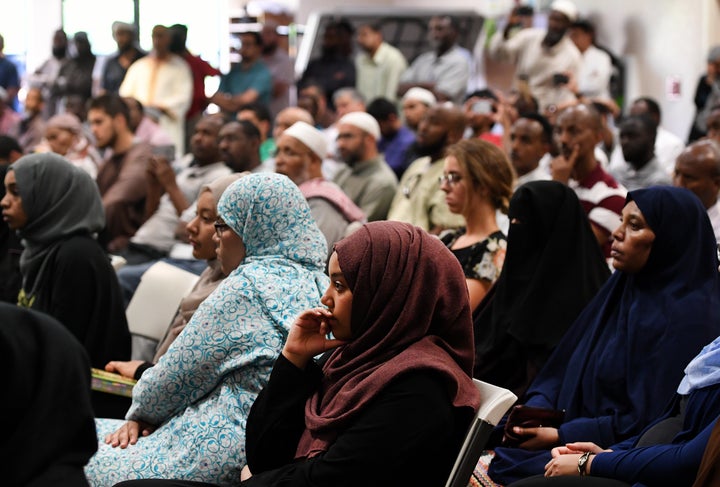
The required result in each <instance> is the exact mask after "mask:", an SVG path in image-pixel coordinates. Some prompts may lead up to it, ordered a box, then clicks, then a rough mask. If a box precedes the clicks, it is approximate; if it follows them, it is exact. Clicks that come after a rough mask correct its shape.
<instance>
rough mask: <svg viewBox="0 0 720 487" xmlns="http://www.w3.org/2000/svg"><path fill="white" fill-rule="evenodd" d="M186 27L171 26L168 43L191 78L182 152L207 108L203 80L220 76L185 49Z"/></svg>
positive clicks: (207, 64)
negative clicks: (191, 83)
mask: <svg viewBox="0 0 720 487" xmlns="http://www.w3.org/2000/svg"><path fill="white" fill-rule="evenodd" d="M187 31H188V29H187V26H186V25H183V24H173V25H171V26H170V33H171V37H172V41H171V42H170V51H172V52H173V53H174V54H177V55H178V56H180V57H181V58H183V59H184V60H185V62H186V63H187V64H188V66H189V67H190V73H192V78H193V88H192V102H191V103H190V108H188V111H187V113H186V114H185V141H184V144H183V152H186V150H187V149H188V148H189V146H190V137H191V136H192V134H193V133H194V132H195V124H196V123H197V122H198V120H200V118H201V117H202V114H203V112H204V111H205V108H207V106H208V98H207V96H205V78H207V77H208V76H220V74H221V73H220V71H219V70H218V69H216V68H215V67H213V66H211V65H210V63H208V62H207V61H205V60H204V59H203V58H201V57H200V56H197V55H195V54H193V53H191V52H190V50H189V49H188V48H187Z"/></svg>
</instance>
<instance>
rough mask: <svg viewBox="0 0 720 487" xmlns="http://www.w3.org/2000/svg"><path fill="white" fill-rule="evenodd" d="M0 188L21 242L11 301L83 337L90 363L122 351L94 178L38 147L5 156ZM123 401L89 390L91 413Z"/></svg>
mask: <svg viewBox="0 0 720 487" xmlns="http://www.w3.org/2000/svg"><path fill="white" fill-rule="evenodd" d="M5 188H6V191H7V192H6V194H5V196H4V197H3V199H2V201H0V206H2V213H3V218H4V219H5V221H6V222H7V223H8V226H9V227H10V229H11V230H17V233H18V236H19V237H20V238H21V239H22V243H23V246H24V249H23V252H22V254H21V255H20V272H21V273H22V287H21V290H20V293H19V295H18V301H17V302H18V305H20V306H23V307H26V308H33V309H36V310H38V311H42V312H44V313H47V314H49V315H51V316H53V317H54V318H56V319H57V320H58V321H60V323H62V324H63V325H65V326H66V327H67V328H68V329H69V330H70V331H71V332H72V334H73V335H75V337H76V338H77V339H78V341H80V343H82V344H83V346H84V347H85V350H86V351H87V353H88V356H89V357H90V364H91V365H92V366H93V367H96V368H102V367H104V366H105V364H106V363H107V362H108V361H109V360H112V359H121V360H122V359H125V360H127V359H129V358H130V332H129V330H128V325H127V321H126V320H125V311H124V309H123V303H122V295H121V293H120V286H119V284H118V281H117V277H116V276H115V270H114V269H113V268H112V266H111V265H110V259H109V258H108V256H107V254H106V253H105V252H104V251H103V249H102V247H101V245H100V244H99V243H98V241H97V239H96V234H97V233H98V232H99V231H100V230H101V229H102V228H103V225H104V223H105V216H104V213H103V208H102V201H101V200H100V194H99V193H98V190H97V186H96V185H95V182H94V181H93V180H92V178H91V177H90V176H89V175H88V174H87V173H86V172H85V171H83V170H82V169H80V168H78V167H75V166H73V165H72V164H71V163H69V162H68V161H66V160H65V159H63V158H62V157H61V156H59V155H57V154H53V153H46V154H31V155H27V156H24V157H22V158H20V159H19V160H18V161H17V162H15V163H13V164H12V165H11V166H10V167H9V168H8V172H7V174H6V176H5ZM123 402H124V398H122V397H121V396H111V395H108V394H102V393H93V403H94V404H93V408H94V410H95V412H96V414H104V415H107V416H112V417H116V416H117V415H118V414H119V412H118V408H121V406H120V405H121V404H122V403H123ZM125 407H126V406H125Z"/></svg>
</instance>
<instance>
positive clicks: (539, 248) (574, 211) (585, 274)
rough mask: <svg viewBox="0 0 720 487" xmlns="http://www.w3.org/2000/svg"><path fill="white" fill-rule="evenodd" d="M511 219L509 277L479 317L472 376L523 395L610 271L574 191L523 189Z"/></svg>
mask: <svg viewBox="0 0 720 487" xmlns="http://www.w3.org/2000/svg"><path fill="white" fill-rule="evenodd" d="M508 217H509V218H510V229H509V231H508V237H507V254H506V256H505V261H504V263H503V267H502V272H501V273H500V277H499V278H498V280H497V282H496V283H495V285H494V286H493V287H492V288H490V291H489V293H488V294H487V295H486V296H485V298H484V299H483V301H482V302H481V303H480V306H478V309H477V311H476V312H475V319H474V326H475V369H474V372H473V376H474V377H475V378H477V379H480V380H482V381H485V382H489V383H491V384H495V385H497V386H500V387H504V388H506V389H510V390H512V391H513V392H514V393H515V395H517V396H518V397H522V396H523V394H524V392H525V390H526V389H527V387H528V385H529V384H530V383H531V382H532V381H533V379H534V378H535V375H537V373H538V371H539V370H540V369H541V368H542V366H543V364H544V363H545V361H546V360H547V359H548V357H549V356H550V354H551V353H552V351H553V350H554V348H555V346H556V345H557V344H558V342H559V341H560V339H561V338H562V337H563V335H564V334H565V331H566V330H567V329H568V328H569V326H570V325H571V324H572V322H573V321H575V319H576V318H577V317H578V315H579V314H580V312H581V311H582V309H583V308H584V307H585V305H587V304H588V302H590V300H591V299H592V298H594V297H595V294H597V292H598V291H599V290H600V288H601V287H602V285H603V284H604V283H605V281H606V280H607V278H608V277H609V276H610V270H609V269H608V266H607V264H606V262H605V259H604V258H603V255H602V253H601V252H600V248H599V247H598V245H597V241H596V240H595V236H594V235H593V233H592V230H591V229H590V223H589V221H588V219H587V215H585V212H584V211H583V209H582V206H581V205H580V202H579V201H578V198H577V196H575V193H574V192H573V190H571V189H570V188H568V187H566V186H564V185H562V184H560V183H558V182H556V181H532V182H529V183H526V184H524V185H522V186H519V187H518V188H517V189H516V190H515V192H514V193H513V196H512V199H511V200H510V207H509V212H508Z"/></svg>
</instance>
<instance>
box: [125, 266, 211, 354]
mask: <svg viewBox="0 0 720 487" xmlns="http://www.w3.org/2000/svg"><path fill="white" fill-rule="evenodd" d="M198 279H199V276H197V275H195V274H193V273H192V272H189V271H186V270H184V269H181V268H179V267H175V266H173V265H170V264H167V263H165V262H162V261H160V262H157V263H155V264H153V265H152V266H150V268H148V270H147V271H145V273H144V274H143V275H142V278H141V279H140V284H139V285H138V287H137V289H136V290H135V294H133V297H132V298H131V299H130V302H129V303H128V306H127V309H126V310H125V316H126V317H127V322H128V328H129V329H130V334H131V336H132V349H131V357H132V359H133V360H145V361H148V362H149V361H152V359H153V357H154V356H155V347H156V346H157V344H158V342H159V341H160V340H161V339H162V338H163V337H164V336H165V332H166V331H167V328H168V326H169V325H170V322H171V321H172V319H173V318H174V316H175V313H176V312H177V309H178V306H179V305H180V300H181V299H182V298H183V297H185V296H186V295H187V294H188V293H189V292H190V291H191V290H192V288H193V286H194V285H195V283H196V282H197V280H198Z"/></svg>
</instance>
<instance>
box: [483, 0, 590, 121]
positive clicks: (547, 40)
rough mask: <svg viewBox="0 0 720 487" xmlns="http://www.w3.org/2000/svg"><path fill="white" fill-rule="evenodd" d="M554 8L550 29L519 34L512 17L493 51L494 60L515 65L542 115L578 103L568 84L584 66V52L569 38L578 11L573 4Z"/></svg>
mask: <svg viewBox="0 0 720 487" xmlns="http://www.w3.org/2000/svg"><path fill="white" fill-rule="evenodd" d="M550 8H551V10H550V13H549V15H548V27H547V29H538V28H528V29H520V30H518V27H520V26H521V24H520V23H519V20H518V19H516V15H511V16H510V18H509V19H508V23H507V26H506V27H505V29H503V30H502V31H498V32H497V33H496V34H495V35H494V36H493V38H492V39H491V41H490V48H489V53H490V56H491V57H493V58H495V59H497V60H499V61H509V62H512V63H514V64H515V79H516V83H517V84H520V83H527V85H528V87H529V89H530V93H531V94H532V95H533V96H534V97H535V98H536V99H537V100H538V104H539V106H540V111H541V112H544V111H545V109H546V108H547V107H549V106H552V105H561V104H564V103H566V102H568V101H571V100H574V99H575V95H574V93H573V92H572V91H571V90H570V88H569V87H568V82H569V81H570V78H571V77H577V73H578V71H579V69H580V66H581V64H582V55H581V54H580V51H579V50H578V48H577V47H576V46H575V44H574V43H573V42H572V40H570V38H569V36H568V35H567V33H568V30H569V28H570V25H571V24H572V23H573V22H574V21H575V20H577V16H578V15H577V14H578V12H577V8H576V7H575V5H574V4H573V3H572V2H571V1H570V0H555V1H554V2H553V3H552V5H551V7H550ZM513 33H514V35H511V34H513Z"/></svg>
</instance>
